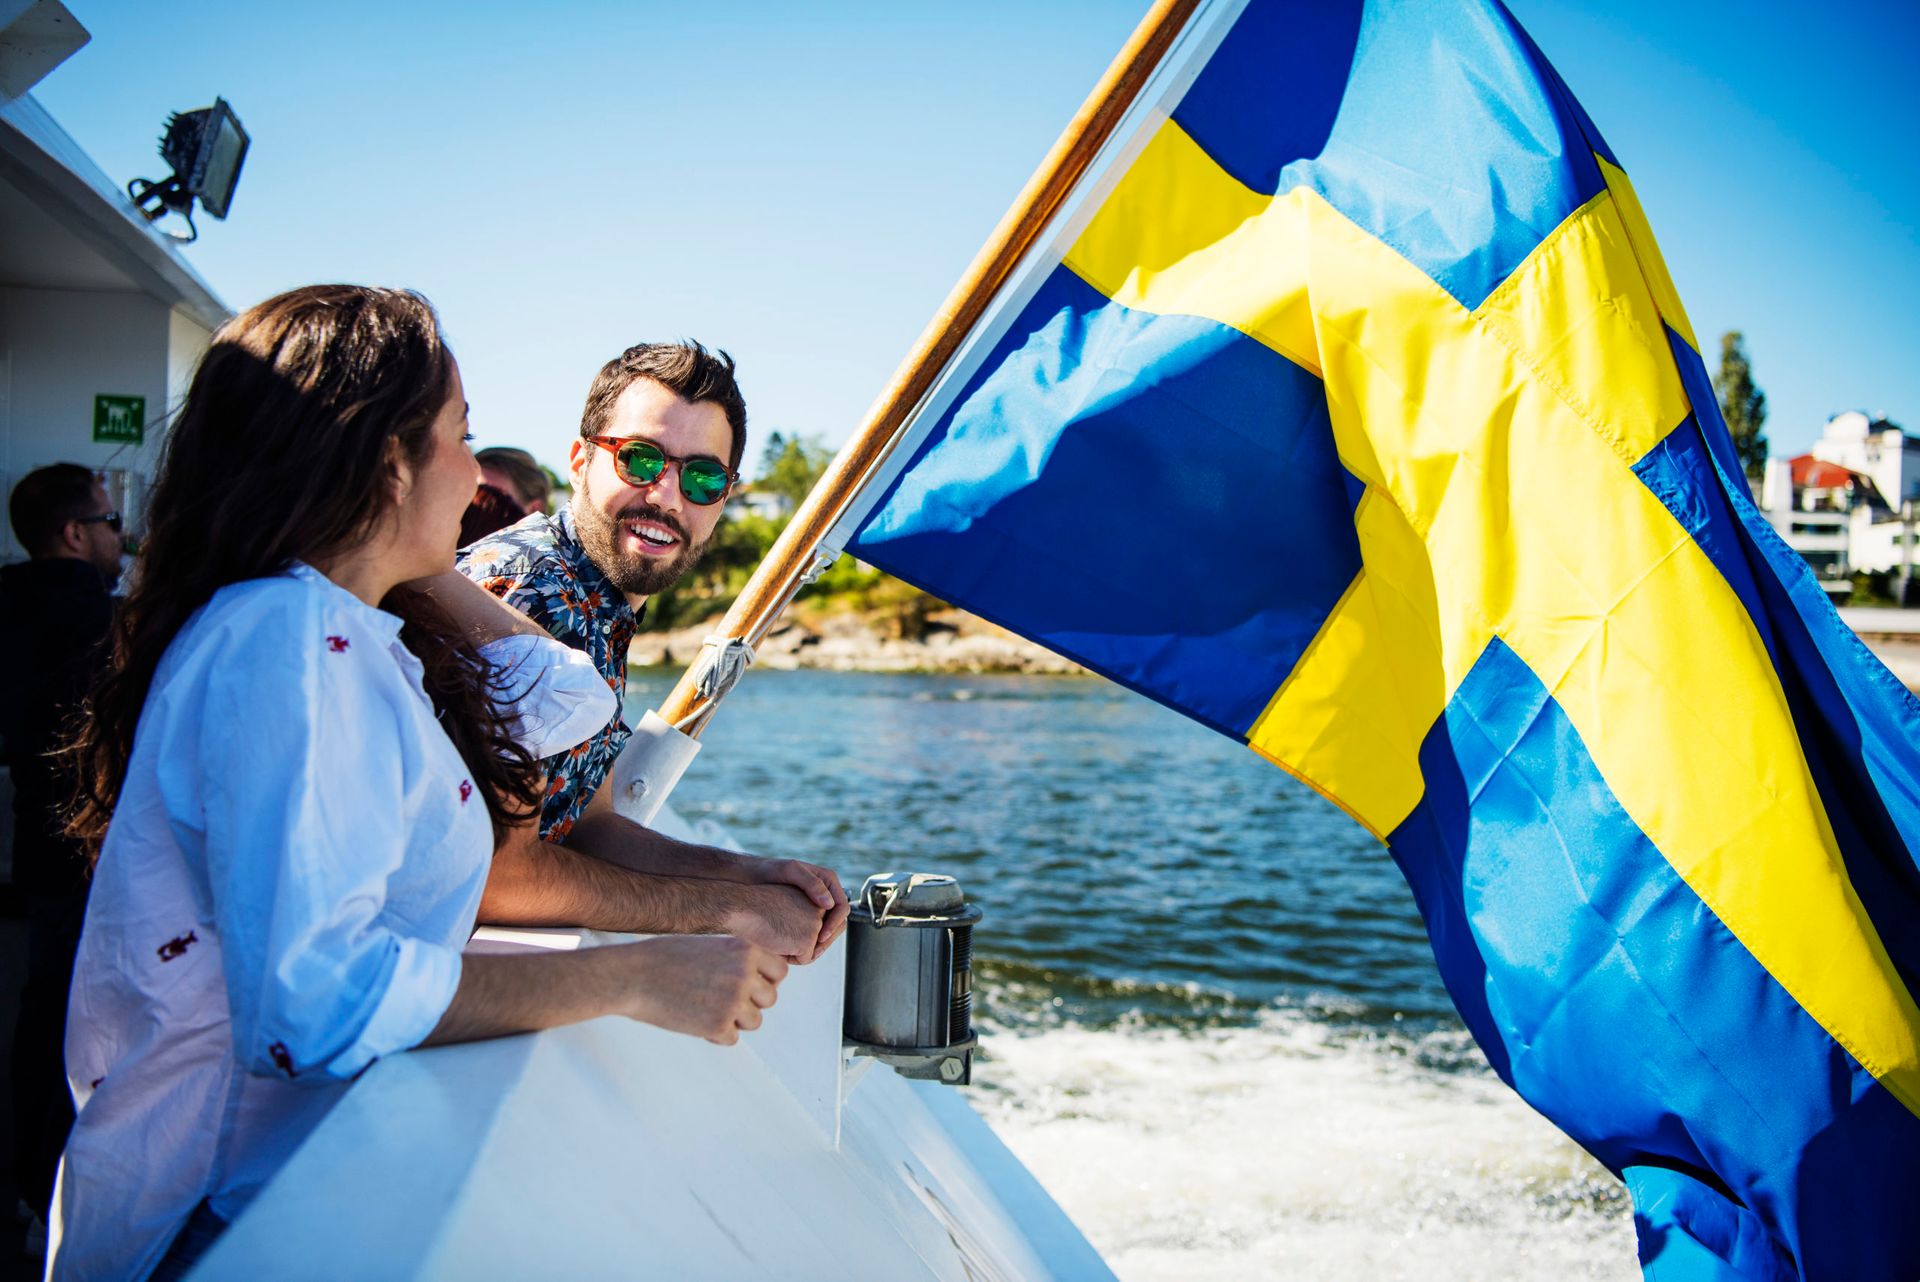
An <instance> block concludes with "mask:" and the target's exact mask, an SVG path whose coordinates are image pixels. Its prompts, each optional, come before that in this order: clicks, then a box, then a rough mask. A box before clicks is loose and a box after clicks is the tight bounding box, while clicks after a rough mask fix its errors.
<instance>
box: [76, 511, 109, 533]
mask: <svg viewBox="0 0 1920 1282" xmlns="http://www.w3.org/2000/svg"><path fill="white" fill-rule="evenodd" d="M73 519H74V520H75V521H76V522H77V523H79V524H81V525H104V526H106V527H107V528H108V529H109V530H112V531H113V532H114V533H115V534H118V533H120V514H119V513H118V512H102V513H101V514H100V515H99V516H76V517H74V518H73Z"/></svg>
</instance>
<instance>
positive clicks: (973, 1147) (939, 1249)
mask: <svg viewBox="0 0 1920 1282" xmlns="http://www.w3.org/2000/svg"><path fill="white" fill-rule="evenodd" d="M659 827H660V828H661V829H662V830H663V831H668V832H671V833H673V834H674V835H677V836H691V835H692V833H691V832H690V830H689V829H688V827H687V825H686V824H685V823H683V822H682V821H681V820H680V818H679V817H678V816H677V815H676V814H675V813H674V812H673V811H672V810H671V809H668V810H665V811H663V812H662V814H661V821H660V823H659ZM699 835H700V837H701V839H703V840H708V841H712V840H715V839H716V837H720V836H723V835H722V834H716V833H713V832H706V831H703V832H701V833H700V834H699ZM612 938H614V937H611V936H604V935H595V934H593V933H591V932H585V931H526V930H517V931H501V930H488V931H483V932H481V934H480V935H479V936H477V937H476V940H475V945H474V946H475V948H477V949H480V950H484V951H499V950H502V949H515V948H527V947H581V946H593V945H595V944H602V943H607V942H611V940H612ZM845 957H846V946H845V941H844V939H843V940H842V941H841V942H839V943H836V944H835V945H834V946H833V948H832V949H830V950H829V951H828V952H827V954H826V956H824V957H822V958H821V959H820V960H819V961H817V962H814V963H813V964H812V965H810V966H803V967H795V968H794V969H793V970H792V971H791V972H790V973H789V975H788V978H787V980H786V982H785V983H784V984H783V985H782V986H781V989H780V1000H779V1002H778V1003H777V1004H776V1005H775V1006H774V1008H773V1009H772V1010H770V1011H769V1012H768V1013H767V1020H766V1023H765V1024H764V1025H763V1026H762V1027H761V1028H760V1029H759V1030H758V1031H756V1032H754V1033H751V1034H749V1035H748V1036H746V1037H745V1038H743V1039H742V1040H741V1042H740V1044H739V1045H737V1046H731V1047H723V1046H714V1045H711V1044H709V1043H707V1042H703V1041H698V1040H696V1039H694V1038H690V1037H683V1036H679V1035H677V1034H673V1033H668V1032H663V1031H661V1030H660V1029H657V1028H652V1027H649V1026H647V1025H644V1024H636V1023H632V1022H630V1021H627V1020H621V1019H601V1020H596V1021H594V1022H592V1023H589V1024H581V1025H576V1026H574V1027H572V1028H564V1029H557V1030H554V1031H552V1032H547V1033H539V1034H535V1035H532V1036H525V1037H514V1038H503V1039H501V1040H499V1041H493V1042H480V1043H475V1044H472V1045H467V1046H450V1047H441V1048H435V1049H432V1050H424V1051H412V1052H409V1053H407V1054H405V1055H400V1056H395V1057H393V1058H391V1059H388V1060H384V1061H382V1062H380V1063H378V1064H375V1065H374V1066H373V1068H372V1069H370V1070H369V1071H368V1072H367V1073H366V1075H365V1076H363V1077H362V1078H361V1079H360V1080H359V1081H358V1082H357V1083H355V1085H354V1087H353V1089H352V1090H351V1091H349V1092H348V1093H347V1096H346V1098H345V1099H344V1100H343V1101H342V1102H341V1103H340V1105H339V1106H338V1107H337V1108H336V1109H335V1110H334V1112H333V1113H332V1114H331V1115H330V1116H329V1117H328V1118H327V1120H326V1121H325V1122H324V1123H323V1124H322V1125H321V1127H320V1128H319V1130H317V1131H316V1132H315V1133H314V1135H313V1136H312V1137H311V1138H310V1139H309V1140H308V1142H307V1143H306V1144H305V1145H304V1146H302V1148H301V1149H300V1151H299V1152H298V1153H297V1154H295V1155H294V1158H293V1160H292V1161H291V1162H290V1163H289V1164H288V1165H287V1167H286V1168H285V1169H284V1170H283V1171H282V1172H281V1173H280V1175H279V1177H278V1178H276V1179H275V1180H274V1182H273V1183H272V1184H271V1185H270V1186H269V1187H268V1188H267V1189H266V1191H265V1192H264V1193H262V1194H261V1196H260V1198H259V1199H258V1200H257V1201H256V1202H255V1203H254V1205H253V1206H252V1207H251V1208H249V1210H248V1211H247V1213H246V1214H245V1215H243V1216H242V1217H241V1218H240V1220H239V1221H238V1222H237V1223H236V1224H235V1225H234V1226H233V1228H232V1229H231V1230H229V1231H228V1233H227V1234H226V1236H225V1237H224V1238H223V1239H222V1240H221V1241H220V1243H219V1244H218V1245H217V1246H216V1247H215V1248H214V1250H213V1251H212V1252H211V1253H210V1254H209V1255H208V1256H207V1257H206V1259H205V1260H203V1261H202V1262H201V1265H200V1267H199V1268H198V1269H197V1270H196V1271H195V1272H194V1274H193V1276H194V1278H195V1279H203V1280H207V1282H214V1280H218V1279H228V1278H232V1279H240V1278H247V1279H252V1278H257V1277H272V1278H276V1279H285V1280H287V1282H297V1280H299V1279H316V1280H318V1279H329V1280H331V1279H339V1278H354V1279H369V1280H378V1279H401V1278H408V1279H413V1278H455V1277H486V1278H568V1279H575V1278H581V1279H590V1278H661V1279H762V1278H764V1279H793V1280H795V1282H805V1280H811V1279H835V1280H836V1282H840V1280H845V1279H888V1280H891V1279H914V1278H930V1279H942V1280H947V1279H951V1280H952V1282H969V1280H971V1282H984V1280H985V1279H1010V1280H1011V1279H1022V1280H1025V1279H1034V1280H1040V1279H1048V1278H1059V1279H1083V1278H1084V1279H1100V1278H1110V1277H1111V1276H1112V1274H1111V1273H1110V1272H1109V1270H1108V1269H1107V1267H1106V1265H1105V1264H1104V1263H1102V1262H1101V1260H1100V1258H1099V1255H1098V1254H1097V1253H1096V1252H1095V1251H1094V1249H1093V1248H1092V1246H1090V1245H1089V1244H1088V1243H1087V1241H1086V1239H1085V1238H1084V1237H1083V1236H1082V1235H1081V1234H1080V1231H1079V1230H1078V1229H1077V1228H1075V1227H1074V1225H1073V1223H1072V1221H1071V1220H1069V1219H1068V1218H1067V1216H1066V1213H1065V1212H1064V1211H1062V1210H1061V1209H1060V1208H1059V1207H1058V1206H1057V1205H1056V1204H1055V1203H1054V1201H1053V1199H1052V1198H1051V1197H1049V1196H1048V1194H1047V1193H1046V1191H1045V1190H1044V1189H1043V1188H1041V1187H1040V1185H1039V1183H1038V1182H1037V1181H1036V1180H1035V1179H1034V1178H1033V1176H1032V1175H1031V1174H1030V1173H1029V1172H1028V1171H1027V1170H1026V1168H1025V1167H1023V1166H1021V1165H1020V1163H1019V1161H1018V1160H1017V1159H1016V1158H1015V1157H1014V1156H1013V1155H1012V1154H1011V1153H1010V1152H1008V1151H1007V1149H1006V1147H1005V1146H1004V1145H1003V1144H1001V1142H1000V1140H999V1139H998V1137H996V1136H995V1135H994V1134H993V1132H992V1131H991V1130H990V1129H988V1127H987V1125H986V1123H985V1122H983V1121H982V1120H981V1119H980V1117H979V1115H978V1114H976V1113H975V1112H974V1111H973V1109H972V1108H971V1107H970V1106H969V1105H968V1104H967V1102H966V1098H965V1095H964V1094H963V1093H962V1092H960V1091H956V1090H954V1089H952V1088H949V1087H944V1086H939V1085H935V1084H932V1083H924V1082H909V1081H907V1080H905V1079H904V1078H902V1077H900V1076H899V1075H898V1074H896V1073H895V1072H894V1071H893V1070H892V1069H891V1068H887V1067H886V1066H884V1065H880V1064H876V1063H874V1062H873V1061H871V1060H866V1059H861V1060H853V1061H849V1060H848V1059H847V1057H846V1056H845V1054H844V1053H843V1052H842V1050H841V1045H840V1024H841V1020H840V1006H841V999H842V996H843V994H844V991H845V970H844V965H845Z"/></svg>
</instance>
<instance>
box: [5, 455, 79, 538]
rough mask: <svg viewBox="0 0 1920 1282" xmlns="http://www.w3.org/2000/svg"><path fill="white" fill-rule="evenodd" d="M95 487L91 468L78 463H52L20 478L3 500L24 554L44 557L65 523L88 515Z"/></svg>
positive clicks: (14, 534) (64, 526) (14, 533)
mask: <svg viewBox="0 0 1920 1282" xmlns="http://www.w3.org/2000/svg"><path fill="white" fill-rule="evenodd" d="M98 484H100V478H99V477H98V476H96V475H95V474H94V472H93V469H92V468H86V467H81V466H80V465H79V464H78V463H53V464H50V465H48V466H46V467H37V468H35V469H34V470H33V471H31V472H28V473H27V474H26V475H25V476H23V477H21V478H20V484H18V485H16V486H14V487H13V497H12V498H11V499H9V500H8V501H7V518H8V519H9V520H10V521H12V522H13V537H15V538H16V539H19V540H20V546H21V547H23V548H25V549H26V550H27V555H29V556H44V555H46V554H47V553H48V552H50V551H52V550H53V549H54V547H55V546H56V545H57V544H58V543H59V541H60V531H61V530H63V529H65V528H66V525H67V522H69V521H77V520H79V519H80V518H81V517H83V516H92V515H93V488H94V486H96V485H98Z"/></svg>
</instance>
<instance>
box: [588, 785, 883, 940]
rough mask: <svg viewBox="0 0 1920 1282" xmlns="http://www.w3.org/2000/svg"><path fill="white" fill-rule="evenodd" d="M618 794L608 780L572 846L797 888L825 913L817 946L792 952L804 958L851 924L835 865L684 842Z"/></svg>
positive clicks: (618, 858) (639, 866)
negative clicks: (635, 814)
mask: <svg viewBox="0 0 1920 1282" xmlns="http://www.w3.org/2000/svg"><path fill="white" fill-rule="evenodd" d="M612 796H613V794H612V786H611V783H610V782H609V783H602V784H601V785H600V790H599V791H598V792H596V793H594V795H593V800H592V801H589V802H588V803H587V808H586V809H585V810H583V811H581V812H580V817H579V818H578V819H576V820H574V823H573V828H572V830H571V831H570V832H568V833H567V837H566V844H567V846H568V847H569V848H571V849H574V850H578V851H580V852H581V853H583V854H588V855H592V856H593V857H594V858H595V859H600V860H605V861H606V862H608V863H611V864H618V865H619V866H620V867H622V868H630V869H633V870H634V871H636V872H644V873H652V874H656V875H660V876H668V877H698V878H704V879H706V880H710V881H724V882H732V883H735V884H737V885H743V886H789V887H792V888H793V889H794V890H796V891H798V892H799V893H800V894H802V895H805V896H806V897H807V898H808V899H810V900H811V901H812V902H813V903H814V904H816V905H817V906H818V907H819V909H820V911H821V913H822V916H821V919H820V930H819V934H818V936H817V937H816V938H815V940H814V941H813V945H812V947H811V948H809V949H807V950H805V951H804V952H796V953H794V954H792V955H793V956H795V957H796V958H797V959H798V960H800V961H802V962H807V961H812V960H813V959H814V958H816V957H818V956H820V954H822V953H824V952H826V951H827V946H828V945H829V944H831V943H832V942H833V941H834V938H835V937H836V936H837V935H839V933H840V931H841V930H842V929H843V928H844V927H845V926H846V924H847V892H846V890H845V889H844V888H843V887H842V886H841V885H840V879H839V878H838V877H836V876H835V875H834V874H833V872H832V870H831V869H828V868H823V867H821V866H820V865H819V864H812V863H807V862H806V861H804V860H800V859H767V858H762V857H760V856H756V855H744V854H738V853H736V852H734V851H731V850H722V849H720V848H719V847H718V846H703V845H699V844H697V843H694V842H689V841H680V840H678V839H676V838H673V837H669V836H667V835H666V834H665V833H660V832H655V831H654V830H653V829H651V828H647V827H643V826H642V825H640V824H637V823H634V822H633V821H632V820H631V819H628V818H626V817H624V816H622V815H621V814H619V813H618V812H617V811H615V810H614V808H613V799H612Z"/></svg>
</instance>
